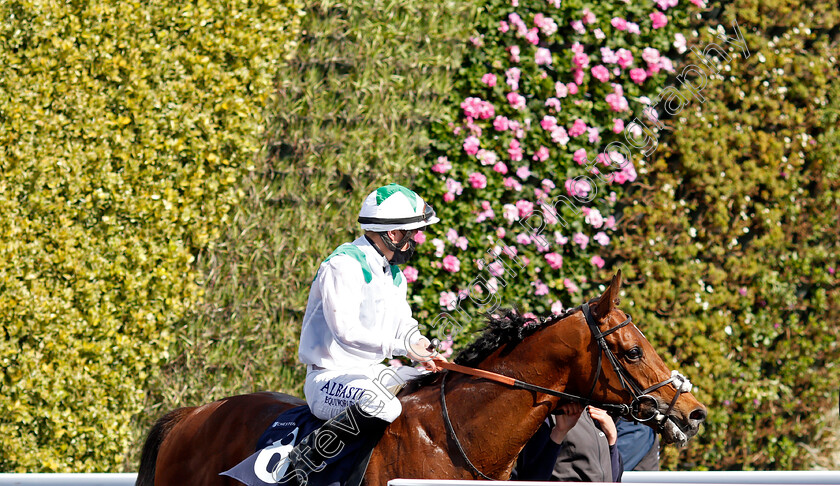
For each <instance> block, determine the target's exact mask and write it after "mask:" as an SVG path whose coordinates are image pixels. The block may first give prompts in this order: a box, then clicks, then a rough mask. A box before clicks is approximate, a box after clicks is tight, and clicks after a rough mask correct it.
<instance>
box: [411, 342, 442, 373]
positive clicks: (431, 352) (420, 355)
mask: <svg viewBox="0 0 840 486" xmlns="http://www.w3.org/2000/svg"><path fill="white" fill-rule="evenodd" d="M408 357H409V358H411V359H413V360H414V361H418V362H420V363H421V364H422V365H423V367H424V368H426V369H427V370H428V371H431V372H437V371H440V370H441V368H440V367H438V365H437V364H436V363H438V362H444V363H446V362H447V361H446V358H444V357H443V356H441V355H440V354H439V353H438V352H437V350H436V349H434V347H432V343H431V342H429V340H428V339H426V338H425V337H424V338H420V340H419V341H417V342H416V343H414V344H413V345H412V346H411V349H409V350H408Z"/></svg>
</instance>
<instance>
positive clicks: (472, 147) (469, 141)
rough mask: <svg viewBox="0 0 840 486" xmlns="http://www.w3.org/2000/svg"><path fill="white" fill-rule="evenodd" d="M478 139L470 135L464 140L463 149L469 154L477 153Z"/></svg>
mask: <svg viewBox="0 0 840 486" xmlns="http://www.w3.org/2000/svg"><path fill="white" fill-rule="evenodd" d="M478 147H479V141H478V138H477V137H475V136H473V135H470V136H469V137H467V138H466V140H464V150H465V151H466V152H467V154H469V155H475V154H477V153H478Z"/></svg>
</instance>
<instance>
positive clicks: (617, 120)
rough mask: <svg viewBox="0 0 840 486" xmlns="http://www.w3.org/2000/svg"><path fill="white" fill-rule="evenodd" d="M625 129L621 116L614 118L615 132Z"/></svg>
mask: <svg viewBox="0 0 840 486" xmlns="http://www.w3.org/2000/svg"><path fill="white" fill-rule="evenodd" d="M623 131H624V120H622V119H621V118H613V133H621V132H623Z"/></svg>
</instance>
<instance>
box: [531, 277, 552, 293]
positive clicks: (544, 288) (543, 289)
mask: <svg viewBox="0 0 840 486" xmlns="http://www.w3.org/2000/svg"><path fill="white" fill-rule="evenodd" d="M531 285H533V286H534V287H536V290H534V295H548V285H546V284H544V283H542V281H541V280H536V281H534V282H531Z"/></svg>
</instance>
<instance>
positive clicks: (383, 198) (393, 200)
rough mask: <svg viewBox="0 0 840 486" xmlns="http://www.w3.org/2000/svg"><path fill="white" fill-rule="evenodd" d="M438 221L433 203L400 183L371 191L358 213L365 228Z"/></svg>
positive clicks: (404, 226)
mask: <svg viewBox="0 0 840 486" xmlns="http://www.w3.org/2000/svg"><path fill="white" fill-rule="evenodd" d="M438 221H440V219H439V218H438V217H437V216H435V210H434V209H432V206H430V205H429V204H427V203H426V201H424V200H423V198H422V197H420V196H418V195H417V193H416V192H414V191H412V190H411V189H408V188H406V187H403V186H401V185H399V184H388V185H387V186H382V187H380V188H379V189H377V190H375V191H373V192H371V193H370V194H369V195H368V197H366V198H365V200H364V202H363V203H362V210H361V211H360V212H359V222H360V223H362V229H363V230H371V231H377V232H379V231H391V230H398V229H400V230H411V229H417V228H423V227H424V226H428V225H430V224H434V223H437V222H438Z"/></svg>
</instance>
